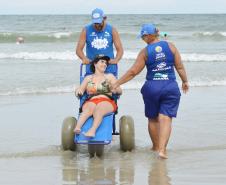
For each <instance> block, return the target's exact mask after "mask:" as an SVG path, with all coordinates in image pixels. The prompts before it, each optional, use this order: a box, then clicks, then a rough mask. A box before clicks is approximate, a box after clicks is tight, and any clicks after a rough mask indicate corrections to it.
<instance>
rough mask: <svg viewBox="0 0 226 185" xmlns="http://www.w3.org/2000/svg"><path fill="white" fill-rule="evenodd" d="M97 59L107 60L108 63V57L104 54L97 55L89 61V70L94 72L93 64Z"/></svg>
mask: <svg viewBox="0 0 226 185" xmlns="http://www.w3.org/2000/svg"><path fill="white" fill-rule="evenodd" d="M99 60H106V61H107V65H108V61H109V60H110V57H108V56H105V55H97V56H96V57H95V58H94V59H93V61H92V62H91V65H90V70H91V71H92V72H93V73H94V72H95V66H94V64H96V63H97V62H98V61H99Z"/></svg>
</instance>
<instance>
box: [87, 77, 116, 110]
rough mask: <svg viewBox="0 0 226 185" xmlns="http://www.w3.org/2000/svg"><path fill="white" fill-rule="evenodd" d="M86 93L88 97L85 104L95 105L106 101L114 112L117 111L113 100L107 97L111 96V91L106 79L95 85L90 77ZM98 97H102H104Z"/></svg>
mask: <svg viewBox="0 0 226 185" xmlns="http://www.w3.org/2000/svg"><path fill="white" fill-rule="evenodd" d="M86 92H87V94H88V95H89V96H88V99H87V100H86V102H85V103H88V102H92V103H95V104H96V105H97V104H99V103H100V102H103V101H107V102H109V103H110V104H111V105H112V106H113V111H114V112H115V111H116V110H117V105H116V103H115V101H114V100H113V98H112V96H111V95H109V94H111V90H110V86H109V82H108V80H107V79H106V78H105V80H104V81H103V82H102V83H100V84H96V83H94V82H93V76H92V78H91V79H90V81H89V82H88V84H87V89H86ZM100 95H104V97H103V96H100Z"/></svg>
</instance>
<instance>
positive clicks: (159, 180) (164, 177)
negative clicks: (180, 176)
mask: <svg viewBox="0 0 226 185" xmlns="http://www.w3.org/2000/svg"><path fill="white" fill-rule="evenodd" d="M166 163H167V161H166V160H162V159H156V160H155V161H154V162H153V163H152V166H151V170H150V172H149V177H148V184H149V185H171V184H170V181H171V179H170V177H169V176H168V170H167V166H166Z"/></svg>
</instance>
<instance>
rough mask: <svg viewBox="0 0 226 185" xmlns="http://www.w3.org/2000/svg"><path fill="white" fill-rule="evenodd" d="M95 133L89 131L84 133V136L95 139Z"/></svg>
mask: <svg viewBox="0 0 226 185" xmlns="http://www.w3.org/2000/svg"><path fill="white" fill-rule="evenodd" d="M95 134H96V133H95V131H93V130H91V129H90V130H88V131H87V132H86V133H84V135H85V136H86V137H95Z"/></svg>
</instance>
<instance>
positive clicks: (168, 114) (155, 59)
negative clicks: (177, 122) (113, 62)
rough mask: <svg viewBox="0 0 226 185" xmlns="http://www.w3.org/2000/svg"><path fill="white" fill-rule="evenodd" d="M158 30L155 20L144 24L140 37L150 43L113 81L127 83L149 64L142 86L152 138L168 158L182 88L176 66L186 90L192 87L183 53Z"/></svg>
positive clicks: (160, 152) (155, 145) (119, 83)
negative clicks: (128, 67)
mask: <svg viewBox="0 0 226 185" xmlns="http://www.w3.org/2000/svg"><path fill="white" fill-rule="evenodd" d="M158 36H159V34H158V30H157V29H156V27H155V26H154V25H153V24H144V25H143V26H142V28H141V31H140V37H141V38H142V40H143V41H144V42H145V43H147V46H146V47H145V48H143V49H142V50H141V51H140V52H139V54H138V56H137V58H136V61H135V63H134V64H133V66H132V67H131V68H130V69H129V70H128V71H127V72H126V73H125V74H124V75H123V76H122V77H121V78H120V79H119V80H117V81H116V83H115V84H113V87H112V88H113V89H114V88H117V87H118V86H119V85H121V84H124V83H126V82H128V81H129V80H131V79H132V78H134V77H135V76H136V75H137V74H139V73H140V72H141V71H142V70H143V69H144V67H145V66H146V68H147V75H146V79H145V83H144V85H143V87H142V88H141V93H142V95H143V100H144V106H145V116H146V117H147V118H148V131H149V135H150V138H151V140H152V144H153V146H152V149H153V150H154V151H157V152H158V155H159V157H160V158H163V159H166V158H168V157H167V153H166V146H167V144H168V141H169V138H170V133H171V127H172V126H171V124H172V118H173V117H176V115H177V110H178V106H179V102H180V96H181V93H180V90H179V88H178V84H177V81H176V76H175V72H174V68H175V69H176V71H177V73H178V74H179V76H180V78H181V81H182V90H183V92H184V93H186V92H187V91H188V89H189V85H188V79H187V75H186V71H185V68H184V65H183V63H182V61H181V57H180V53H179V51H178V50H177V48H176V47H175V46H174V44H172V43H170V42H167V41H164V40H162V41H161V40H159V38H158Z"/></svg>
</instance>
